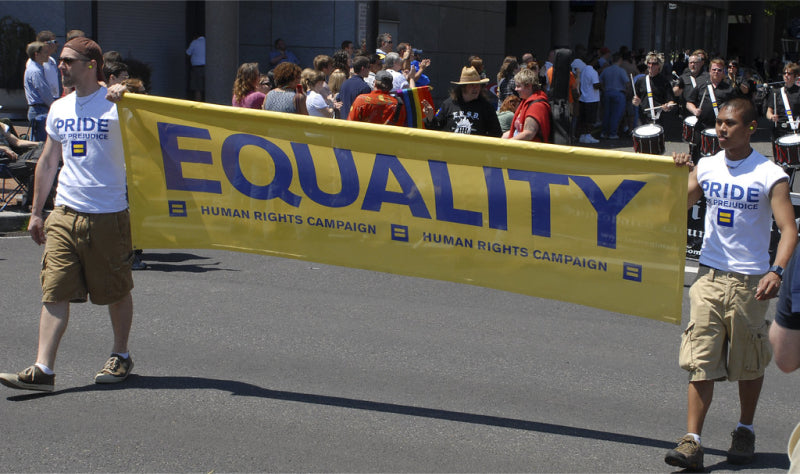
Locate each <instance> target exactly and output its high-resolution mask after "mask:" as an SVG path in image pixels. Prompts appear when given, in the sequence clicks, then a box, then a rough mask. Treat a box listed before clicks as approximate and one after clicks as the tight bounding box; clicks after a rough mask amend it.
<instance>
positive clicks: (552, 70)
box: [231, 33, 800, 161]
mask: <svg viewBox="0 0 800 474" xmlns="http://www.w3.org/2000/svg"><path fill="white" fill-rule="evenodd" d="M420 53H421V51H419V50H417V49H415V48H413V47H412V46H411V45H410V44H409V43H399V44H397V45H396V47H395V45H394V41H393V38H392V35H391V34H389V33H383V34H381V35H379V36H378V38H377V40H376V45H375V49H374V50H370V51H367V47H366V45H365V44H362V48H361V49H358V50H355V49H354V47H353V43H352V42H351V41H345V42H343V43H342V45H341V49H339V50H337V51H336V52H335V53H333V56H328V55H319V56H317V57H315V58H314V60H313V65H312V67H311V68H306V69H301V68H300V65H299V60H298V58H297V56H296V55H295V54H293V53H292V52H291V51H289V50H288V49H287V46H286V42H285V41H283V40H282V39H278V40H276V41H275V50H274V51H273V53H272V54H271V55H270V60H269V63H270V64H269V67H270V70H269V72H268V73H267V74H266V75H262V74H260V73H258V72H257V71H253V72H250V73H249V74H247V75H246V77H245V74H246V73H247V72H248V71H247V68H253V67H255V68H256V69H257V68H258V64H256V63H245V64H243V65H242V67H241V68H240V70H239V73H238V74H237V77H236V79H235V81H234V88H233V98H232V101H231V103H232V105H234V106H237V107H251V108H263V109H265V110H271V111H280V112H293V113H301V114H308V115H314V116H319V117H329V118H339V119H344V120H361V121H370V122H376V123H382V124H392V125H406V122H405V120H404V118H405V116H406V114H405V113H404V110H403V108H404V104H403V101H402V100H399V98H398V96H399V94H397V92H398V91H401V90H403V89H408V88H414V87H422V86H426V85H430V78H429V77H428V76H427V75H426V74H425V71H426V69H427V68H428V67H430V64H431V60H430V58H421V57H419V54H420ZM568 53H570V54H571V57H570V60H571V62H570V63H569V67H566V68H562V70H561V71H556V69H557V68H556V67H554V64H555V55H556V51H555V50H553V51H550V52H549V53H548V56H547V60H546V61H538V60H537V59H536V57H535V56H534V55H533V54H532V53H525V54H523V55H522V56H521V57H520V58H518V57H516V56H507V57H505V58H504V59H503V62H502V63H501V64H500V65H499V66H498V72H497V74H496V75H492V76H490V75H488V74H487V72H486V68H485V65H484V62H483V60H482V59H481V58H480V57H478V56H469V57H467V58H465V61H464V64H463V68H462V71H461V75H460V76H459V77H458V79H457V80H453V81H451V83H450V84H449V85H448V88H449V90H450V94H449V97H447V98H446V99H445V100H444V101H443V102H442V103H440V104H432V103H429V102H426V103H424V104H420V105H421V107H422V108H423V109H424V110H426V111H428V112H426V114H425V115H426V117H425V121H424V126H425V128H428V129H433V130H445V131H450V132H454V133H464V134H478V135H486V136H495V137H505V138H511V139H524V140H533V141H539V142H551V143H553V142H555V143H561V144H570V143H574V142H577V143H580V144H584V145H589V146H591V145H593V144H597V143H600V140H619V139H620V138H621V137H632V139H633V142H634V149H635V150H636V151H646V152H650V153H663V151H664V150H663V140H664V135H665V130H668V131H669V132H670V133H671V134H673V133H672V132H680V134H681V135H682V136H683V138H684V139H685V141H686V142H687V143H688V146H689V148H688V149H689V151H690V153H691V155H692V156H693V159H694V161H697V160H698V159H699V157H700V156H708V155H711V154H713V153H715V152H717V151H719V145H718V140H716V137H714V136H713V129H714V118H715V117H716V115H717V114H718V113H719V107H720V106H721V105H722V104H723V103H724V102H725V101H727V100H729V99H731V98H734V97H743V98H746V99H748V100H751V101H752V100H754V98H755V94H756V90H757V84H756V81H755V79H754V77H753V75H752V71H753V70H752V69H750V68H740V67H739V61H738V59H737V58H732V59H730V60H727V61H726V60H723V59H721V58H718V57H711V58H710V57H709V55H708V54H707V53H706V52H705V51H704V50H702V49H697V50H694V51H691V50H687V51H684V52H680V53H672V54H671V55H670V56H669V58H668V60H667V58H665V55H664V54H663V53H660V52H657V51H651V52H644V51H639V52H636V53H634V52H632V51H631V50H630V49H629V48H627V47H624V46H623V47H621V48H620V49H619V50H618V51H616V52H612V51H611V50H610V49H609V48H605V47H604V48H599V49H597V50H594V51H590V50H587V49H586V48H584V47H581V46H578V47H577V48H576V50H575V51H574V52H571V51H568ZM797 67H798V66H797V65H795V64H794V63H790V64H787V65H786V67H785V68H784V72H786V74H785V76H784V78H785V80H786V87H785V88H780V87H776V88H774V89H772V93H771V95H769V96H767V97H766V98H763V101H764V103H768V104H770V106H769V107H765V108H764V110H762V111H760V113H761V114H766V115H767V117H768V118H769V119H770V120H773V121H774V122H775V126H774V136H775V139H777V138H778V137H780V136H781V135H784V134H786V133H791V132H794V131H795V128H792V126H791V125H789V124H790V123H791V119H790V116H791V114H792V113H794V114H795V116H796V114H797V113H798V112H800V91H798V86H797V84H796V83H797V80H798V73H797V71H796V69H797ZM242 68H245V69H242ZM381 71H385V72H386V73H387V74H388V75H389V76H390V77H391V79H392V83H391V85H389V86H388V88H387V84H385V83H384V82H383V81H376V77H377V75H378V73H379V72H381ZM520 74H522V76H519V77H518V75H520ZM453 75H454V76H455V73H454V74H453ZM311 78H313V81H311V80H310V79H311ZM287 79H291V80H287ZM521 80H522V81H524V83H525V90H524V91H520V90H519V89H518V86H519V83H520V81H521ZM560 81H566V82H567V83H568V85H567V86H566V90H567V91H568V94H567V97H566V98H565V99H564V103H565V105H564V106H565V110H566V112H563V113H562V112H560V113H559V114H556V115H557V117H554V113H555V112H556V109H555V104H554V95H553V93H552V91H551V90H550V87H551V85H552V84H554V83H559V82H560ZM528 85H529V86H530V88H531V91H530V92H528V91H527V87H528ZM376 91H378V92H376ZM362 94H363V95H365V97H364V98H362V99H361V100H359V101H358V103H359V108H358V110H356V112H355V113H353V114H351V111H352V110H353V105H354V104H355V103H356V99H357V97H358V96H359V95H362ZM523 94H527V95H523ZM248 95H252V97H251V99H250V100H245V99H244V97H245V96H248ZM270 95H272V96H273V97H272V98H271V99H270ZM784 97H785V100H784ZM531 98H532V99H531ZM407 105H408V104H405V106H407ZM365 106H368V108H369V109H370V111H369V113H366V112H365ZM559 110H560V109H559ZM787 110H788V111H789V114H787V113H786V111H787ZM390 112H391V113H390ZM554 120H556V121H560V122H564V124H565V125H564V127H559V126H558V124H556V123H553V121H554ZM526 122H527V123H526ZM643 125H647V127H642V128H639V127H641V126H643ZM526 127H527V131H526ZM534 128H535V132H534V133H533V134H531V133H527V132H530V131H531V130H533V129H534ZM561 128H563V129H564V131H563V132H560V133H561V134H562V135H564V136H563V137H561V140H560V141H559V140H558V137H557V135H556V132H557V131H559V130H560V129H561ZM637 128H638V133H637ZM652 130H655V131H656V133H655V135H656V136H648V135H646V134H645V131H648V132H650V131H652ZM523 132H525V133H523ZM704 133H706V134H707V135H711V137H710V138H709V137H706V138H708V139H707V140H704V136H703V134H704ZM658 139H660V143H661V145H660V148H659V147H658V146H655V147H654V146H653V145H652V143H649V142H651V141H653V140H658ZM640 142H643V145H649V146H642V147H641V150H640V149H639V148H640V147H639V146H638V145H640ZM652 150H655V151H652Z"/></svg>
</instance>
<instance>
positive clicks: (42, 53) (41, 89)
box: [24, 41, 57, 141]
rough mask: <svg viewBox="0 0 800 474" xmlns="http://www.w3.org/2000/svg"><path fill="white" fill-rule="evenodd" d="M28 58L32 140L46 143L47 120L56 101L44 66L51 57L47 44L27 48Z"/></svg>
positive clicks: (37, 44)
mask: <svg viewBox="0 0 800 474" xmlns="http://www.w3.org/2000/svg"><path fill="white" fill-rule="evenodd" d="M26 52H27V53H28V58H30V59H31V61H30V62H29V63H28V66H27V67H26V68H25V82H24V86H25V100H26V101H27V102H28V120H30V122H31V126H32V129H31V139H32V140H33V141H44V139H45V138H46V136H47V133H46V132H45V119H47V112H48V111H49V110H50V104H52V103H53V101H54V100H56V98H57V97H53V92H52V90H51V88H50V84H49V83H48V82H47V77H46V76H45V70H44V65H45V63H47V61H48V60H49V55H48V54H47V51H46V49H45V44H44V43H42V42H39V41H34V42H32V43H30V44H28V47H27V48H26Z"/></svg>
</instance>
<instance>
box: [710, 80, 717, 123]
mask: <svg viewBox="0 0 800 474" xmlns="http://www.w3.org/2000/svg"><path fill="white" fill-rule="evenodd" d="M708 96H709V97H710V98H711V107H713V108H714V117H719V107H718V106H717V96H716V94H714V86H713V85H711V84H709V85H708Z"/></svg>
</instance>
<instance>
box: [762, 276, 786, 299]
mask: <svg viewBox="0 0 800 474" xmlns="http://www.w3.org/2000/svg"><path fill="white" fill-rule="evenodd" d="M780 289H781V277H779V276H778V275H777V274H776V273H774V272H767V274H766V275H764V276H763V277H762V278H761V280H759V282H758V287H757V288H756V299H757V300H759V301H764V300H768V299H772V298H775V297H776V296H778V291H780Z"/></svg>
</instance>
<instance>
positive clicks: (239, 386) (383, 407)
mask: <svg viewBox="0 0 800 474" xmlns="http://www.w3.org/2000/svg"><path fill="white" fill-rule="evenodd" d="M131 389H146V390H187V389H205V390H220V391H224V392H230V393H231V395H233V396H239V397H256V398H268V399H271V400H283V401H288V402H298V403H311V404H315V405H325V406H332V407H340V408H351V409H354V410H365V411H375V412H381V413H393V414H396V415H408V416H417V417H422V418H430V419H436V420H447V421H455V422H459V423H470V424H475V425H486V426H496V427H500V428H510V429H515V430H524V431H536V432H539V433H547V434H555V435H561V436H571V437H575V438H588V439H595V440H601V441H613V442H616V443H625V444H632V445H638V446H649V447H653V448H662V449H664V450H668V449H671V448H674V447H675V443H674V442H672V441H662V440H658V439H652V438H645V437H642V436H634V435H627V434H622V433H614V432H610V431H599V430H591V429H586V428H576V427H571V426H564V425H556V424H552V423H541V422H537V421H528V420H520V419H515V418H504V417H498V416H489V415H479V414H474V413H464V412H458V411H450V410H440V409H436V408H424V407H417V406H411V405H399V404H395V403H384V402H374V401H369V400H359V399H354V398H344V397H334V396H328V395H315V394H309V393H299V392H287V391H282V390H270V389H267V388H262V387H259V386H257V385H253V384H249V383H245V382H238V381H235V380H220V379H209V378H204V377H170V376H161V377H156V376H148V375H138V374H132V375H131V376H130V377H129V378H128V380H127V381H126V382H125V383H124V384H118V385H97V384H91V385H85V386H83V387H73V388H68V389H65V390H60V391H56V392H52V393H35V394H26V395H19V396H13V397H9V398H8V400H9V401H14V402H22V401H27V400H33V399H38V398H42V397H48V396H54V395H64V394H68V393H81V392H99V391H112V390H131ZM705 452H706V454H710V455H715V456H725V455H726V452H725V451H723V450H719V449H709V448H705ZM712 467H717V468H720V469H721V468H723V467H724V468H725V469H728V470H731V469H734V470H735V469H759V468H762V469H767V468H771V469H775V468H777V469H789V460H788V458H787V456H786V454H784V453H758V454H757V456H756V460H755V462H753V463H752V464H749V465H747V466H741V467H739V466H732V465H730V464H728V463H726V462H721V463H718V464H716V465H714V466H712ZM709 469H710V468H709V467H707V468H706V470H709Z"/></svg>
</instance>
